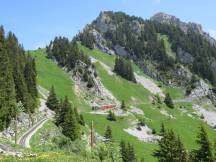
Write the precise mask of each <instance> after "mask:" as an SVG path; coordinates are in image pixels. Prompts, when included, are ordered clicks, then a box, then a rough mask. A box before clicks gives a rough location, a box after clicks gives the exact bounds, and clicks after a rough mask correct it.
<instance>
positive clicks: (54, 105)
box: [46, 86, 59, 111]
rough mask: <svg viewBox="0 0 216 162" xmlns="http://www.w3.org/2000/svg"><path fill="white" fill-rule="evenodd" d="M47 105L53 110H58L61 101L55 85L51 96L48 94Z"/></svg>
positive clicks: (50, 93)
mask: <svg viewBox="0 0 216 162" xmlns="http://www.w3.org/2000/svg"><path fill="white" fill-rule="evenodd" d="M46 106H47V107H48V108H49V109H51V110H53V111H57V109H58V107H59V101H58V99H57V96H56V93H55V89H54V86H52V87H51V90H50V92H49V96H48V98H47V101H46Z"/></svg>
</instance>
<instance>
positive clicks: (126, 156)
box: [120, 141, 128, 162]
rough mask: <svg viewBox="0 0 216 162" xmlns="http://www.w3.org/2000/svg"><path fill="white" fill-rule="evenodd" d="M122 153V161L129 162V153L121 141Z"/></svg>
mask: <svg viewBox="0 0 216 162" xmlns="http://www.w3.org/2000/svg"><path fill="white" fill-rule="evenodd" d="M120 152H121V157H122V161H123V162H128V154H127V153H128V152H127V148H126V144H125V142H124V141H121V143H120Z"/></svg>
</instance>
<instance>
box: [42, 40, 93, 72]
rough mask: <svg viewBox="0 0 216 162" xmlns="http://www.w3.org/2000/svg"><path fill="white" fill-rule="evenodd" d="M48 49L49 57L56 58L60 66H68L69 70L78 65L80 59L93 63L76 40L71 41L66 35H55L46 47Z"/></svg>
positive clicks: (89, 63)
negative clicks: (80, 48)
mask: <svg viewBox="0 0 216 162" xmlns="http://www.w3.org/2000/svg"><path fill="white" fill-rule="evenodd" d="M46 51H47V57H48V58H50V59H54V60H56V61H57V62H58V64H59V65H60V66H64V67H67V69H68V70H69V71H70V70H72V69H73V68H74V67H75V66H76V63H77V61H79V60H81V61H82V62H84V63H85V64H87V65H91V61H90V59H89V57H88V56H87V55H84V54H83V53H82V52H81V51H80V50H79V47H78V44H77V42H76V41H75V40H72V41H69V40H68V38H65V37H55V39H54V40H53V41H51V42H50V44H49V45H48V46H47V47H46Z"/></svg>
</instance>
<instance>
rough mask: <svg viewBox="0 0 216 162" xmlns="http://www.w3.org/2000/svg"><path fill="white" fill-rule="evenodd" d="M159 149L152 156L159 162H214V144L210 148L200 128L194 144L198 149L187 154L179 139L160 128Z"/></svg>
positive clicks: (202, 128)
mask: <svg viewBox="0 0 216 162" xmlns="http://www.w3.org/2000/svg"><path fill="white" fill-rule="evenodd" d="M160 136H161V137H162V138H161V140H159V142H158V145H159V148H158V149H157V150H155V151H154V154H153V155H154V156H155V157H156V158H157V159H158V161H159V162H171V161H172V162H213V161H215V160H216V154H215V153H216V142H215V143H214V145H213V146H214V147H212V145H211V143H210V141H209V139H208V136H207V132H206V130H205V128H204V127H203V126H201V127H200V129H199V132H198V135H197V140H196V143H197V145H198V146H199V147H197V149H194V150H192V151H191V152H188V151H187V150H186V149H185V147H184V145H183V143H182V142H181V139H180V137H179V136H178V137H177V136H176V135H175V133H174V132H173V131H172V130H167V129H165V127H164V125H163V124H162V126H161V131H160Z"/></svg>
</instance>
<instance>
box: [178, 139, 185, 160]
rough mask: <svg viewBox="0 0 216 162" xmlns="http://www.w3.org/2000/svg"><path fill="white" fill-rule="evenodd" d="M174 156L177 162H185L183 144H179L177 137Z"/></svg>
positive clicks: (179, 140)
mask: <svg viewBox="0 0 216 162" xmlns="http://www.w3.org/2000/svg"><path fill="white" fill-rule="evenodd" d="M176 154H177V155H176V156H177V161H179V162H187V152H186V150H185V148H184V145H183V143H182V142H181V139H180V137H178V139H177V141H176Z"/></svg>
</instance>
